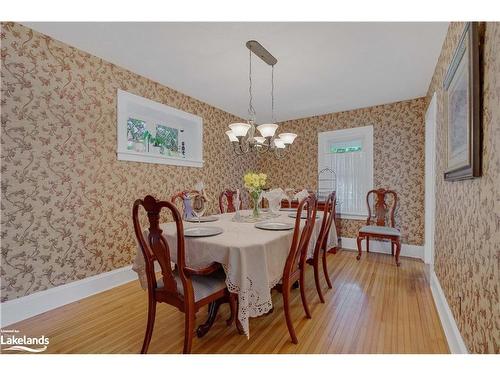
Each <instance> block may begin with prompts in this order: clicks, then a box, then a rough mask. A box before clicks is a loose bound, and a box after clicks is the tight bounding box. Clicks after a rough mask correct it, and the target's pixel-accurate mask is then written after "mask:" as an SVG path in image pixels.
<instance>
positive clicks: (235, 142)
mask: <svg viewBox="0 0 500 375" xmlns="http://www.w3.org/2000/svg"><path fill="white" fill-rule="evenodd" d="M246 46H247V47H248V49H249V51H250V52H249V75H248V77H249V89H248V92H249V104H248V115H249V119H248V122H247V123H244V122H237V123H233V124H230V125H229V129H230V130H228V131H226V135H227V136H228V138H229V141H230V142H231V144H232V146H233V150H234V152H235V153H236V154H237V155H243V154H247V153H250V152H257V153H265V152H268V151H273V152H274V154H275V156H276V157H277V158H278V159H281V158H283V157H284V156H285V154H286V152H287V151H289V149H290V147H291V145H292V143H293V142H294V140H295V138H296V137H297V134H295V133H280V134H278V136H276V131H277V130H278V128H279V126H278V125H277V124H275V123H274V65H275V64H276V63H277V62H278V60H276V58H275V57H274V56H272V55H271V54H270V53H269V52H268V51H267V50H266V49H265V48H264V47H262V45H261V44H260V43H258V42H256V41H254V40H250V41H248V42H247V43H246ZM252 52H253V53H255V54H256V55H257V56H259V57H260V58H261V59H262V60H263V61H264V62H266V63H267V64H268V65H270V66H271V68H272V69H271V72H272V74H271V116H272V123H268V124H261V125H258V126H256V125H255V118H256V112H255V109H254V108H253V104H252V102H253V97H252ZM256 130H258V133H259V134H260V136H259V135H258V134H257V132H256Z"/></svg>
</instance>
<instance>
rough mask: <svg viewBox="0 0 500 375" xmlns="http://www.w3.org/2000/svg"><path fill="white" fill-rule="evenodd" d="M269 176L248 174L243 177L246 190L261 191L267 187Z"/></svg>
mask: <svg viewBox="0 0 500 375" xmlns="http://www.w3.org/2000/svg"><path fill="white" fill-rule="evenodd" d="M266 180H267V175H266V174H264V173H252V172H248V173H247V174H245V175H244V176H243V182H244V183H245V188H247V189H248V190H261V189H262V188H263V187H264V186H265V185H266Z"/></svg>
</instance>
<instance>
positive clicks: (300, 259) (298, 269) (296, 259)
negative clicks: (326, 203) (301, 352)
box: [277, 194, 316, 344]
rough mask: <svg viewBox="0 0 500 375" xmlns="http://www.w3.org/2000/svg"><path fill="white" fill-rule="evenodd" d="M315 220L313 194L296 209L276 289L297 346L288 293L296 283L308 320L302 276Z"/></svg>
mask: <svg viewBox="0 0 500 375" xmlns="http://www.w3.org/2000/svg"><path fill="white" fill-rule="evenodd" d="M302 212H305V213H306V218H305V219H301V216H302ZM315 220H316V196H315V195H314V194H310V195H309V196H308V197H306V198H304V199H303V200H302V201H301V202H300V203H299V206H298V208H297V215H296V218H295V229H294V231H293V240H292V245H291V246H290V251H289V253H288V256H287V259H286V263H285V267H284V269H283V278H282V282H281V285H280V286H279V287H278V288H277V289H278V291H280V292H281V293H282V295H283V309H284V311H285V320H286V325H287V327H288V332H289V333H290V337H291V339H292V342H293V343H294V344H297V343H298V340H297V335H296V334H295V328H294V327H293V322H292V318H291V316H290V291H291V289H292V286H293V284H294V283H296V282H297V281H298V282H299V288H300V297H301V300H302V306H303V307H304V311H305V313H306V317H307V318H308V319H310V318H311V312H310V311H309V306H308V305H307V299H306V291H305V282H304V276H305V263H306V257H307V248H308V246H309V240H310V239H311V235H312V231H313V229H314V223H315ZM301 222H303V223H304V225H303V227H302V228H301V227H300V226H301Z"/></svg>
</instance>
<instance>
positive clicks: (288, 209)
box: [280, 208, 297, 212]
mask: <svg viewBox="0 0 500 375" xmlns="http://www.w3.org/2000/svg"><path fill="white" fill-rule="evenodd" d="M280 211H291V212H293V211H297V209H296V208H280Z"/></svg>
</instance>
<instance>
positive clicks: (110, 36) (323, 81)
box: [25, 22, 448, 122]
mask: <svg viewBox="0 0 500 375" xmlns="http://www.w3.org/2000/svg"><path fill="white" fill-rule="evenodd" d="M25 25H27V26H29V27H31V28H33V29H35V30H37V31H40V32H42V33H44V34H47V35H50V36H52V37H53V38H55V39H58V40H61V41H63V42H66V43H68V44H70V45H73V46H75V47H77V48H80V49H82V50H84V51H87V52H90V53H91V54H93V55H96V56H99V57H101V58H103V59H105V60H108V61H110V62H113V63H115V64H117V65H119V66H122V67H125V68H127V69H130V70H131V71H133V72H136V73H138V74H141V75H143V76H145V77H148V78H150V79H152V80H154V81H157V82H160V83H162V84H164V85H166V86H169V87H172V88H174V89H176V90H178V91H181V92H183V93H185V94H188V95H190V96H192V97H194V98H197V99H200V100H202V101H204V102H206V103H209V104H211V105H214V106H215V107H218V108H221V109H223V110H226V111H228V112H230V113H233V114H236V115H238V116H241V117H244V118H246V117H247V109H248V49H247V48H246V47H245V42H246V41H247V40H250V39H255V40H257V41H259V42H260V43H261V44H262V45H263V46H264V47H265V48H267V49H268V50H269V51H270V52H271V53H272V54H273V55H274V56H275V57H276V58H277V59H278V63H277V65H276V67H275V97H276V118H277V120H278V121H283V120H289V119H296V118H302V117H308V116H313V115H318V114H324V113H330V112H338V111H343V110H348V109H355V108H362V107H367V106H372V105H377V104H384V103H390V102H395V101H400V100H405V99H411V98H415V97H419V96H423V95H425V94H426V92H427V88H428V86H429V83H430V80H431V77H432V74H433V72H434V67H435V65H436V62H437V59H438V57H439V53H440V50H441V46H442V43H443V40H444V37H445V35H446V30H447V27H448V24H447V23H360V22H351V23H338V22H337V23H291V22H286V23H255V22H254V23H229V22H227V23H224V22H217V23H206V22H204V23H167V22H161V23H125V22H119V23H117V22H115V23H111V22H101V23H54V22H52V23H46V22H44V23H25ZM254 57H255V56H254ZM253 82H254V107H255V109H256V111H257V120H258V122H268V121H269V120H271V99H270V91H271V84H270V82H271V68H270V67H269V66H268V65H266V64H265V63H264V62H262V61H261V60H260V59H258V58H254V59H253Z"/></svg>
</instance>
